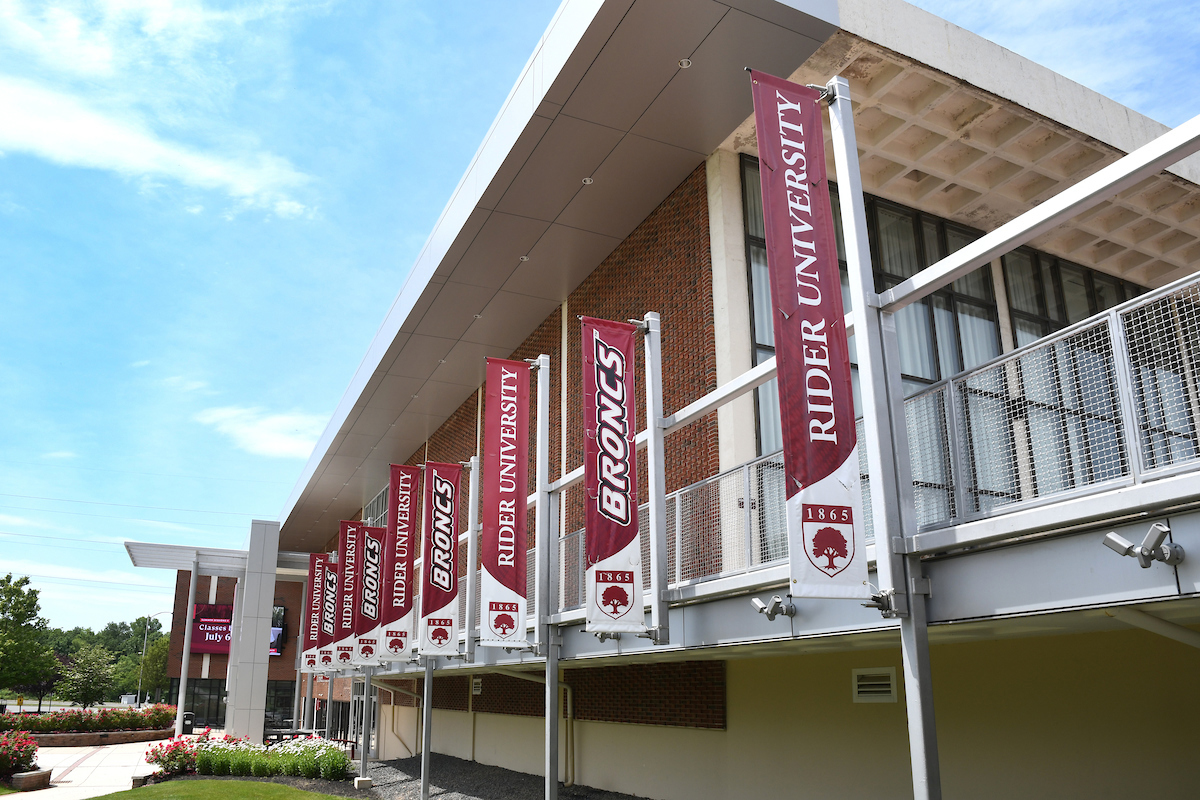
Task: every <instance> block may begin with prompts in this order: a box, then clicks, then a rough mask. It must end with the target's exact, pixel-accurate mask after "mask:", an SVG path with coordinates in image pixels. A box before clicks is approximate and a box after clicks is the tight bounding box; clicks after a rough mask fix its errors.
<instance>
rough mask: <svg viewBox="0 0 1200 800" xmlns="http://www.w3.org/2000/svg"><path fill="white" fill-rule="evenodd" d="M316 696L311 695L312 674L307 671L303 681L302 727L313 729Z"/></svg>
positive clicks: (315, 720) (314, 725) (315, 721)
mask: <svg viewBox="0 0 1200 800" xmlns="http://www.w3.org/2000/svg"><path fill="white" fill-rule="evenodd" d="M316 714H317V698H315V697H313V674H312V673H311V672H310V673H308V678H307V679H306V680H305V682H304V726H303V727H304V728H305V730H310V731H311V730H313V729H314V728H315V727H316V724H317V719H316Z"/></svg>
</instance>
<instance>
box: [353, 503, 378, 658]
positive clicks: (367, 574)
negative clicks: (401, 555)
mask: <svg viewBox="0 0 1200 800" xmlns="http://www.w3.org/2000/svg"><path fill="white" fill-rule="evenodd" d="M358 530H359V536H360V539H359V544H358V555H359V563H358V572H359V574H358V593H357V594H356V595H355V598H354V651H353V652H352V653H351V654H350V663H352V664H354V665H355V666H360V667H361V666H372V665H375V664H378V663H379V662H380V661H381V660H382V658H383V656H384V655H385V654H384V652H383V647H382V645H381V644H380V642H381V640H382V639H383V632H382V631H381V630H380V628H379V620H380V616H381V608H382V605H383V603H382V599H383V544H384V539H385V538H386V537H387V528H373V527H370V526H367V525H364V526H362V527H361V528H359V529H358Z"/></svg>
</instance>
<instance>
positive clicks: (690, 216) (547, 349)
mask: <svg viewBox="0 0 1200 800" xmlns="http://www.w3.org/2000/svg"><path fill="white" fill-rule="evenodd" d="M567 305H568V308H567V313H568V314H569V315H570V318H569V319H568V325H567V330H568V334H567V352H566V358H565V361H564V358H563V353H562V347H561V330H562V329H561V325H562V319H561V309H560V310H558V311H555V312H554V313H553V314H551V315H550V316H549V317H547V318H546V319H545V320H544V321H543V322H542V324H541V325H539V326H538V328H537V329H536V330H535V331H534V332H533V333H531V334H530V335H529V337H528V338H527V339H526V340H525V341H524V342H523V343H522V344H521V346H520V347H518V348H517V349H516V350H515V351H513V353H512V355H511V356H510V358H513V359H523V358H533V357H536V356H537V355H539V354H540V353H547V354H548V355H549V356H550V362H551V397H550V420H551V424H550V473H551V475H552V476H557V475H560V474H562V473H563V472H564V471H565V470H564V469H563V465H562V463H561V462H562V458H561V440H560V435H561V431H560V420H561V414H562V410H561V405H560V396H561V395H560V392H561V387H562V384H561V383H560V381H562V380H563V379H564V377H565V380H566V388H567V392H566V395H567V426H566V430H567V441H566V445H567V447H566V452H567V458H566V460H567V465H566V466H567V469H574V468H575V467H577V466H578V465H579V464H580V463H581V462H582V460H583V434H582V430H583V428H582V409H581V405H582V396H581V392H580V391H579V385H580V380H581V377H580V376H581V370H582V366H581V363H580V352H579V335H580V334H579V324H578V321H577V320H576V319H575V317H576V316H577V315H580V314H583V315H587V316H593V317H601V318H606V319H614V320H624V319H629V318H640V317H641V316H643V315H644V314H645V313H646V312H647V311H657V312H658V313H659V315H660V316H661V317H662V346H663V395H664V396H663V405H664V410H665V411H666V412H668V413H670V412H672V411H674V410H676V409H678V408H681V407H683V406H684V405H687V404H688V403H690V402H691V401H693V400H695V399H696V398H698V397H700V396H701V395H703V394H705V393H707V392H710V391H712V390H713V389H715V388H716V353H715V341H714V338H713V337H714V332H713V303H712V263H711V259H710V255H709V236H708V195H707V187H706V184H705V174H704V165H701V166H699V167H697V168H696V170H695V171H694V172H693V173H692V174H691V175H690V176H688V178H687V179H686V180H685V181H684V182H683V183H681V184H680V185H679V186H678V187H677V188H676V189H675V191H674V192H672V193H671V195H670V196H669V197H668V198H667V199H666V200H664V201H663V202H662V204H661V205H659V207H658V208H657V209H655V210H654V211H653V212H652V213H651V214H650V216H648V217H647V218H646V219H645V220H644V221H643V222H642V224H641V225H639V226H638V227H637V229H636V230H634V232H633V233H632V234H630V235H629V237H628V238H626V239H625V241H623V242H622V243H621V244H620V245H618V246H617V248H616V250H614V251H613V252H612V253H611V254H610V255H609V257H608V258H606V259H605V260H604V262H603V263H602V264H601V265H600V266H599V267H597V268H596V269H595V271H593V272H592V274H591V275H589V276H588V277H587V279H585V280H584V282H583V283H582V284H580V285H579V287H578V288H576V289H575V291H574V292H572V293H571V295H570V297H569V298H568V301H567ZM564 368H565V372H564V371H563V370H564ZM636 375H637V383H638V387H639V393H638V397H637V407H638V408H637V427H638V429H639V430H641V429H642V428H644V427H645V424H646V422H645V420H646V416H645V408H644V400H645V395H644V386H645V383H644V381H645V363H644V357H643V354H642V350H641V348H640V347H639V348H638V353H637V365H636ZM530 397H531V403H535V402H536V397H535V392H531V393H530ZM476 403H477V395H472V396H471V398H470V399H468V400H467V401H466V402H465V403H463V404H462V405H461V406H460V407H459V408H458V409H457V410H456V411H455V412H454V413H453V414H451V416H450V418H449V419H448V420H446V422H445V423H444V424H443V425H442V426H441V427H440V428H439V429H438V430H437V431H436V432H435V433H434V434H433V435H432V436H431V437H430V439H429V446H428V458H429V459H430V460H433V461H446V462H450V463H454V462H457V461H465V460H466V459H468V458H470V457H471V456H472V455H474V453H475V442H476ZM531 411H532V410H531ZM532 418H533V414H532V413H531V422H532ZM530 427H531V430H530V436H531V438H530V446H529V456H530V464H529V475H530V479H531V481H532V478H533V474H534V463H533V459H534V458H535V454H536V446H535V442H534V440H533V433H534V432H533V430H532V428H533V425H532V424H531V426H530ZM717 446H718V445H717V423H716V415H715V414H711V415H709V416H708V417H706V418H704V419H703V420H700V421H699V422H697V423H695V424H693V425H691V426H689V427H688V428H687V429H685V430H683V431H680V432H678V433H675V434H673V435H672V436H670V437H668V438H667V452H666V473H667V491H673V490H675V489H677V488H680V487H682V486H686V485H688V484H690V483H693V482H695V481H697V480H700V479H702V478H706V477H708V476H709V475H712V474H714V473H715V472H716V471H717V469H718V452H717ZM425 458H426V449H425V447H421V448H419V449H418V450H417V451H416V452H414V453H413V454H412V455H411V456H410V457H409V458H408V459H407V461H406V462H405V463H408V464H418V463H421V462H423V461H424V460H425ZM645 475H646V459H645V456H644V454H643V455H641V456H640V457H639V459H638V476H639V484H640V488H639V493H640V495H639V496H640V497H642V498H644V497H645ZM565 506H566V510H565V513H566V524H567V530H577V529H578V528H581V527H583V494H582V491H581V488H580V487H576V488H575V489H573V490H572V491H569V492H568V493H567V498H566V502H565ZM533 524H534V520H533V515H532V512H531V513H530V519H529V545H530V546H531V547H532V546H533V544H534V537H533ZM462 566H465V564H463V565H462ZM463 572H465V570H461V571H460V574H462V573H463Z"/></svg>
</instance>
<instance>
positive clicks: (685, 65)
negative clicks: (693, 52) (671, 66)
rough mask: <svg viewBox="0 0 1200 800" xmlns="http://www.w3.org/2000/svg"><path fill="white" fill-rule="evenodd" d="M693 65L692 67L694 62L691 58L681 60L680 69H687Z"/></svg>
mask: <svg viewBox="0 0 1200 800" xmlns="http://www.w3.org/2000/svg"><path fill="white" fill-rule="evenodd" d="M691 65H692V60H691V59H690V58H681V59H679V68H680V69H687V68H688V67H690V66H691Z"/></svg>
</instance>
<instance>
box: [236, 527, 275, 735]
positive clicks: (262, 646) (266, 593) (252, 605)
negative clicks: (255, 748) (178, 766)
mask: <svg viewBox="0 0 1200 800" xmlns="http://www.w3.org/2000/svg"><path fill="white" fill-rule="evenodd" d="M247 551H248V552H247V558H246V578H245V581H244V582H239V586H238V594H239V599H240V608H239V609H238V610H237V612H236V620H235V628H234V640H235V642H236V644H235V647H236V650H235V652H234V653H233V654H232V655H233V656H234V657H233V658H231V659H230V661H231V663H235V664H236V667H237V673H236V676H235V683H234V685H233V687H232V689H231V691H230V693H229V706H228V708H227V709H226V729H227V730H229V732H230V733H231V734H233V735H234V736H247V737H249V738H250V741H252V742H261V741H262V737H263V722H264V717H265V715H266V705H267V669H268V666H269V664H270V655H269V652H268V646H269V644H270V641H271V611H272V608H273V606H274V605H275V568H276V565H277V563H278V561H279V523H278V522H277V521H274V520H271V521H264V520H253V521H252V522H251V523H250V541H249V546H248V547H247ZM243 583H244V585H243Z"/></svg>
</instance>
